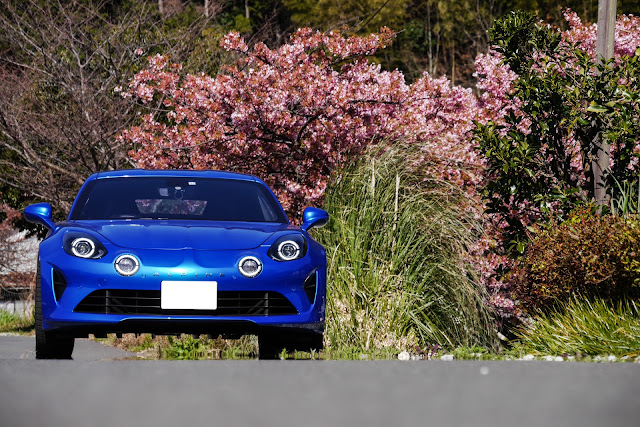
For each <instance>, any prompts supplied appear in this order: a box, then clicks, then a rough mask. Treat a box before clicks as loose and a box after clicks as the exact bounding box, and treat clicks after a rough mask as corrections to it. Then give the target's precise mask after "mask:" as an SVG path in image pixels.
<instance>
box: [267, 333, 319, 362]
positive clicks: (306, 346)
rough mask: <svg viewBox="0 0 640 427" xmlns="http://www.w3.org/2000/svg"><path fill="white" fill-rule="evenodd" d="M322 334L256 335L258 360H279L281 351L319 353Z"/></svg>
mask: <svg viewBox="0 0 640 427" xmlns="http://www.w3.org/2000/svg"><path fill="white" fill-rule="evenodd" d="M322 340H323V334H321V333H317V332H296V333H289V332H280V333H278V332H271V333H264V334H260V335H258V358H259V359H260V360H274V359H279V358H280V354H281V353H282V350H283V349H286V350H287V352H292V351H306V352H312V351H316V352H317V351H321V350H322V348H323V345H322Z"/></svg>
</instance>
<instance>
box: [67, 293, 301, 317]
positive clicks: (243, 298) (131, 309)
mask: <svg viewBox="0 0 640 427" xmlns="http://www.w3.org/2000/svg"><path fill="white" fill-rule="evenodd" d="M74 311H75V312H78V313H103V314H141V315H161V316H164V315H166V316H170V315H172V316H174V315H175V316H180V315H184V316H188V315H195V316H277V315H285V314H298V310H296V308H295V307H294V306H293V304H291V302H290V301H289V300H288V299H287V298H285V297H284V296H283V295H282V294H279V293H278V292H262V291H218V309H217V310H163V309H162V308H161V306H160V291H136V290H130V289H113V290H99V291H94V292H92V293H91V294H89V295H88V296H87V297H85V298H84V299H83V300H82V301H81V302H80V304H78V306H77V307H76V308H75V310H74Z"/></svg>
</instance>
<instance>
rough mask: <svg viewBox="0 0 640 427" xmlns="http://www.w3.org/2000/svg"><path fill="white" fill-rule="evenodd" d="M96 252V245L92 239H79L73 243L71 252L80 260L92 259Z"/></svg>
mask: <svg viewBox="0 0 640 427" xmlns="http://www.w3.org/2000/svg"><path fill="white" fill-rule="evenodd" d="M95 251H96V245H95V243H93V241H92V240H91V239H88V238H86V237H78V238H77V239H74V240H73V242H71V252H73V254H74V255H75V256H77V257H80V258H91V256H93V254H94V253H95Z"/></svg>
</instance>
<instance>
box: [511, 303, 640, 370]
mask: <svg viewBox="0 0 640 427" xmlns="http://www.w3.org/2000/svg"><path fill="white" fill-rule="evenodd" d="M639 309H640V307H639V306H638V305H637V304H636V303H635V302H633V301H630V300H623V301H618V302H617V303H613V304H612V303H611V302H610V301H605V300H601V299H596V300H594V301H588V300H581V299H579V298H572V299H571V300H569V302H568V303H567V304H566V305H563V306H562V307H557V308H556V309H554V310H552V311H551V312H549V313H547V314H541V315H538V316H535V317H534V318H533V319H532V320H531V322H530V323H529V324H528V325H527V326H524V327H523V328H522V329H520V331H518V332H517V336H518V338H519V339H520V342H519V343H518V344H517V347H518V349H519V350H521V352H522V353H523V354H526V353H532V354H541V355H546V354H551V355H562V354H570V355H574V354H582V355H585V356H586V355H591V356H596V355H610V354H611V355H615V356H629V357H636V356H638V355H639V354H640V311H639Z"/></svg>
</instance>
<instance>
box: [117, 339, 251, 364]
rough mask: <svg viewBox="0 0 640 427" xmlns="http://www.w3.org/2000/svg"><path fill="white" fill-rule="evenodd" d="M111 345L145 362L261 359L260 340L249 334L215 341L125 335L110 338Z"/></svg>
mask: <svg viewBox="0 0 640 427" xmlns="http://www.w3.org/2000/svg"><path fill="white" fill-rule="evenodd" d="M105 342H106V343H107V344H109V345H113V346H115V347H118V348H120V349H123V350H126V351H131V352H135V353H138V357H140V358H142V359H170V360H204V359H210V360H227V359H231V360H241V359H255V358H257V357H258V339H257V337H256V336H253V335H245V336H243V337H242V338H240V339H237V340H230V339H223V338H211V337H209V336H207V335H200V336H199V337H193V336H191V335H187V334H182V335H180V336H177V337H173V336H153V335H151V334H139V335H136V334H124V335H123V336H122V338H116V336H115V335H110V336H109V338H107V339H106V340H105Z"/></svg>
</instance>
